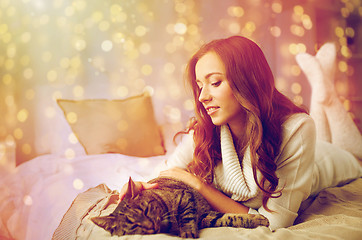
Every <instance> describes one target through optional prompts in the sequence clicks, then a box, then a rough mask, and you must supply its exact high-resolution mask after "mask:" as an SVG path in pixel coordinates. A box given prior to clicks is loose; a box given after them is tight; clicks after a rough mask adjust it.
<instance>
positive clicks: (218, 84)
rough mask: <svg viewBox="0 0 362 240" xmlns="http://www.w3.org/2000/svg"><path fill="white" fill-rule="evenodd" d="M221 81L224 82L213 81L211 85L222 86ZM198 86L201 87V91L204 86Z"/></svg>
mask: <svg viewBox="0 0 362 240" xmlns="http://www.w3.org/2000/svg"><path fill="white" fill-rule="evenodd" d="M221 82H222V80H218V81H215V82H213V83H211V86H213V87H218V86H220V84H221ZM198 87H199V90H200V91H201V90H202V86H200V85H198Z"/></svg>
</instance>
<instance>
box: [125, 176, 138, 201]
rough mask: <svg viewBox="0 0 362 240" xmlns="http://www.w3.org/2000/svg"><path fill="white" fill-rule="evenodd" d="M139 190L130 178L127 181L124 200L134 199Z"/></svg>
mask: <svg viewBox="0 0 362 240" xmlns="http://www.w3.org/2000/svg"><path fill="white" fill-rule="evenodd" d="M139 192H140V190H139V189H138V188H137V187H136V184H135V183H134V182H133V180H132V178H131V177H130V178H129V180H128V187H127V192H126V195H125V197H124V198H125V199H132V198H135V197H136V196H137V195H138V194H139Z"/></svg>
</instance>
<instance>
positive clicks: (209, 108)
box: [206, 106, 220, 115]
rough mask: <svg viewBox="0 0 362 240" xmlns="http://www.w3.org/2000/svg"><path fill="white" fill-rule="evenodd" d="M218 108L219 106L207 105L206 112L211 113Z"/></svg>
mask: <svg viewBox="0 0 362 240" xmlns="http://www.w3.org/2000/svg"><path fill="white" fill-rule="evenodd" d="M219 108H220V107H214V106H212V107H207V108H206V111H207V114H209V115H212V114H214V113H215V112H216V111H217V110H218V109H219Z"/></svg>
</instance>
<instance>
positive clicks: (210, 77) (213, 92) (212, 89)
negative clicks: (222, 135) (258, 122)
mask: <svg viewBox="0 0 362 240" xmlns="http://www.w3.org/2000/svg"><path fill="white" fill-rule="evenodd" d="M195 73H196V83H197V85H198V86H199V88H200V96H199V101H200V102H201V103H202V105H203V106H204V108H205V109H206V111H207V113H208V114H209V116H210V117H211V120H212V122H213V124H215V125H218V126H220V125H223V124H229V126H230V128H231V129H232V130H233V129H235V130H236V129H238V128H239V127H240V126H241V124H242V122H243V119H244V118H243V117H244V116H245V111H244V110H243V109H242V108H241V105H240V104H239V102H238V101H237V100H236V98H235V96H234V94H233V92H232V90H231V87H230V85H229V82H228V80H227V79H226V71H225V66H224V64H223V62H222V61H221V59H220V58H219V56H218V55H217V54H216V53H215V52H208V53H206V54H205V55H204V56H202V57H201V58H200V59H199V61H198V62H197V63H196V66H195Z"/></svg>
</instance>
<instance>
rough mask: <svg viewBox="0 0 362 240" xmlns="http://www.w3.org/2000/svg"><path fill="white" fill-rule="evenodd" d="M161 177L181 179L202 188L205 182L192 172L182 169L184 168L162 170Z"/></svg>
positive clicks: (197, 188) (194, 186) (192, 185)
mask: <svg viewBox="0 0 362 240" xmlns="http://www.w3.org/2000/svg"><path fill="white" fill-rule="evenodd" d="M159 176H160V177H170V178H175V179H177V180H180V181H182V182H184V183H186V184H187V185H189V186H190V187H192V188H194V189H196V190H200V188H201V185H202V184H203V182H202V181H201V180H200V179H199V178H198V177H197V176H195V175H193V174H192V173H190V172H188V171H186V170H184V169H182V168H171V169H168V170H165V171H162V172H160V175H159Z"/></svg>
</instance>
